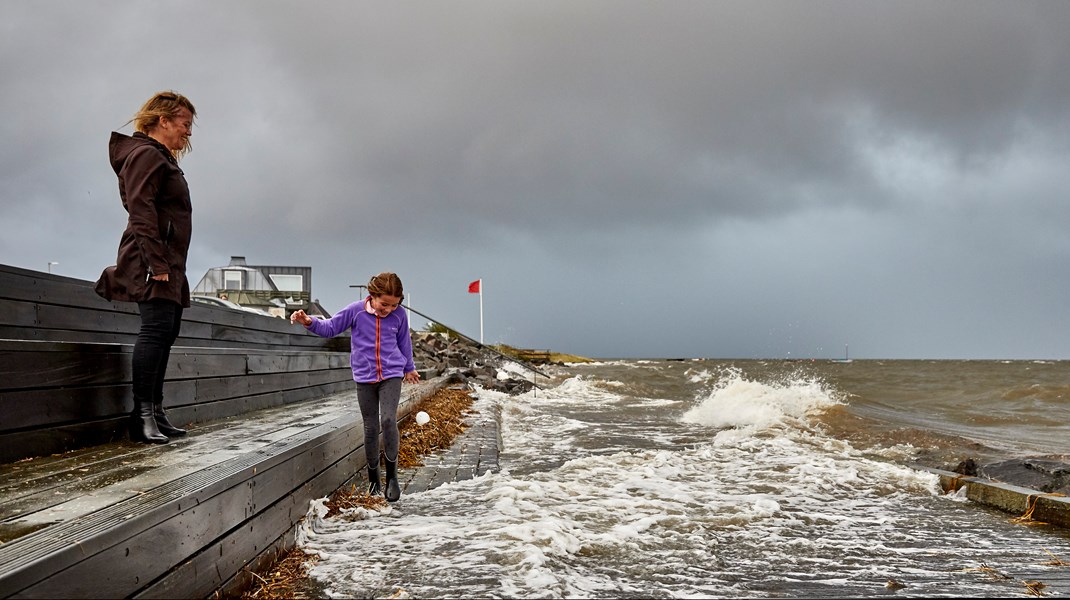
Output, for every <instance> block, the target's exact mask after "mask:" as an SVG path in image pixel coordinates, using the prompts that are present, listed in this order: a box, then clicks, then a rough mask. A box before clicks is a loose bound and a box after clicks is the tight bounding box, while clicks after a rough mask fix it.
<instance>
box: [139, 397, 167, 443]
mask: <svg viewBox="0 0 1070 600" xmlns="http://www.w3.org/2000/svg"><path fill="white" fill-rule="evenodd" d="M152 412H153V411H152V404H150V403H148V402H134V412H132V413H130V439H131V440H133V441H135V442H145V443H146V444H166V443H167V442H169V441H170V440H168V439H167V436H165V435H164V434H162V433H160V429H159V428H158V427H157V426H156V418H155V417H154V416H153V414H152Z"/></svg>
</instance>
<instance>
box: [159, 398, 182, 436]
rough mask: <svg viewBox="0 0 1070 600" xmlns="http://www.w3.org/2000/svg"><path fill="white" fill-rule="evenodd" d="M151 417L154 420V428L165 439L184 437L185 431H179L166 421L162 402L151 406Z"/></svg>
mask: <svg viewBox="0 0 1070 600" xmlns="http://www.w3.org/2000/svg"><path fill="white" fill-rule="evenodd" d="M152 416H153V417H155V419H156V428H157V429H159V430H160V433H162V434H164V435H166V436H167V437H169V438H173V437H182V436H184V435H186V430H185V429H179V428H178V427H175V426H174V425H172V424H171V421H168V420H167V413H165V412H164V410H163V400H161V401H159V402H154V403H153V404H152Z"/></svg>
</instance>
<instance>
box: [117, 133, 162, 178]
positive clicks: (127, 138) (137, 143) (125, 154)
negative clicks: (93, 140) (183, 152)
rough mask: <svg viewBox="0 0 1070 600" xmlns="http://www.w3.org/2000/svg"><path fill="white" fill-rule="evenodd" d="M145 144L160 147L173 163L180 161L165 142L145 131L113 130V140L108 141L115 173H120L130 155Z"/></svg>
mask: <svg viewBox="0 0 1070 600" xmlns="http://www.w3.org/2000/svg"><path fill="white" fill-rule="evenodd" d="M145 146H151V147H154V148H156V149H158V150H159V151H160V152H162V153H163V155H164V156H166V157H167V160H169V161H170V162H172V163H173V164H176V165H177V164H178V161H177V160H176V159H175V157H174V156H173V155H172V154H171V152H170V151H169V150H168V149H167V148H166V147H164V145H163V144H161V143H160V142H157V141H156V140H155V139H153V138H151V137H149V136H147V135H145V134H144V133H141V132H140V131H135V132H134V135H125V134H122V133H119V132H118V131H113V132H111V140H110V141H109V142H108V158H109V159H111V168H112V169H113V170H114V171H115V174H116V175H118V174H119V172H120V171H122V170H123V165H124V164H126V159H127V158H129V157H130V154H131V153H132V152H133V151H134V150H136V149H138V148H143V147H145Z"/></svg>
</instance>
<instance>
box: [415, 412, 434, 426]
mask: <svg viewBox="0 0 1070 600" xmlns="http://www.w3.org/2000/svg"><path fill="white" fill-rule="evenodd" d="M430 420H431V417H429V416H428V415H427V413H425V412H424V411H422V410H421V411H420V412H418V413H416V424H417V425H426V424H427V423H428V422H429V421H430Z"/></svg>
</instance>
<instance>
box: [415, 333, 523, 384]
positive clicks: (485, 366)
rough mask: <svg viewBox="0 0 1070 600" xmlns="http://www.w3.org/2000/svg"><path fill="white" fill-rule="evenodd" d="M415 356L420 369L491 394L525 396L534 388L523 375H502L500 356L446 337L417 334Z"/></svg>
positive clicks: (475, 345) (436, 334)
mask: <svg viewBox="0 0 1070 600" xmlns="http://www.w3.org/2000/svg"><path fill="white" fill-rule="evenodd" d="M412 354H413V360H414V362H416V367H417V369H418V370H419V371H420V372H421V376H423V375H422V374H423V373H424V372H427V373H437V374H441V375H445V376H451V377H456V378H458V379H460V380H462V381H471V382H472V383H475V384H477V385H479V386H480V387H482V388H484V389H488V390H495V391H500V392H504V393H508V394H522V393H526V392H528V391H530V390H531V389H532V388H533V387H534V385H533V384H532V383H531V382H530V381H528V380H527V379H525V378H524V377H521V376H519V375H513V374H508V375H506V376H504V377H503V378H502V379H499V378H498V373H499V371H500V370H501V367H502V365H503V364H504V361H505V360H506V359H504V358H503V357H502V356H500V355H499V354H497V353H495V352H492V351H490V350H488V349H487V348H485V347H480V346H479V345H478V344H476V343H473V342H470V341H468V340H464V339H458V338H454V339H448V338H447V337H446V335H445V334H440V333H430V332H413V335H412Z"/></svg>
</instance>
